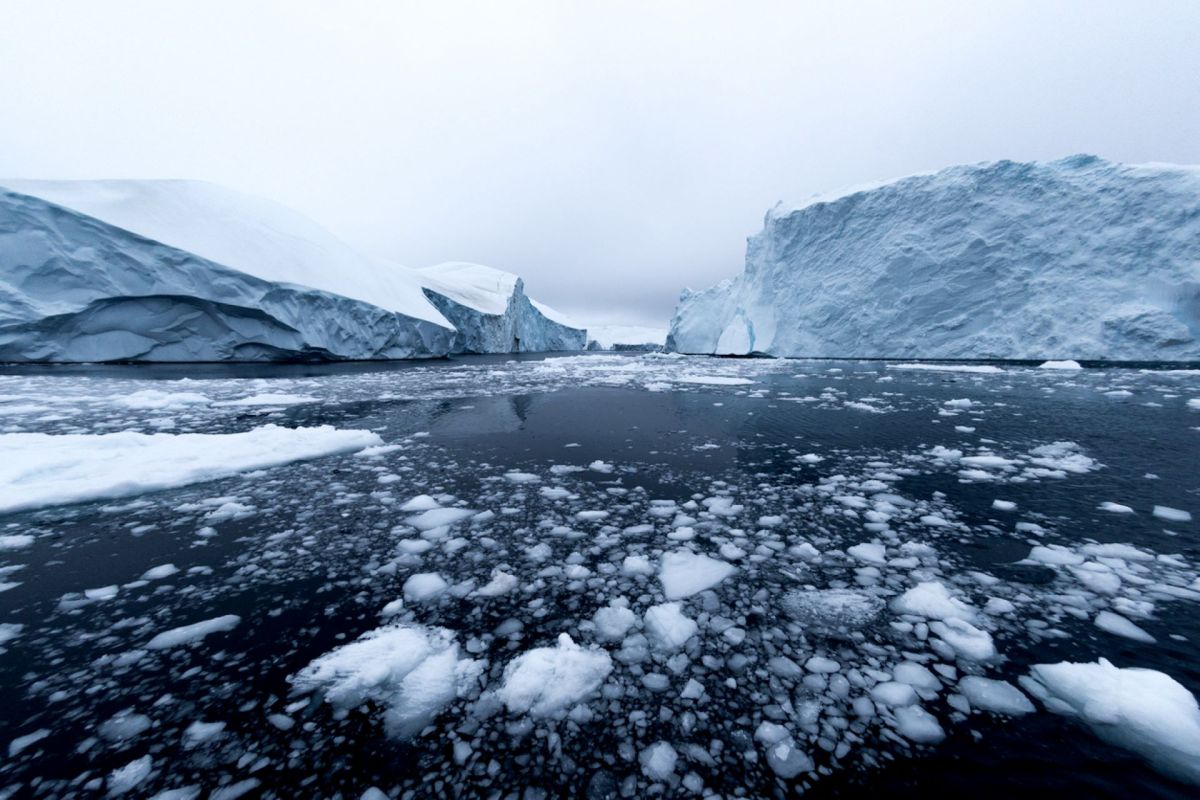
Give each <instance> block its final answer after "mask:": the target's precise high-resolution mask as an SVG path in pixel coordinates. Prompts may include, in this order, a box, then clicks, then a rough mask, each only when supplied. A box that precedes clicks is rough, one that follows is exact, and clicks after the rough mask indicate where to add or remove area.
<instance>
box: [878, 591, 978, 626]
mask: <svg viewBox="0 0 1200 800" xmlns="http://www.w3.org/2000/svg"><path fill="white" fill-rule="evenodd" d="M891 606H892V611H895V612H896V613H897V614H912V615H914V616H918V617H928V618H929V619H941V620H946V619H961V620H972V619H974V618H975V610H974V609H973V608H971V607H970V606H969V605H967V604H966V603H964V602H962V601H961V600H959V599H958V598H957V597H954V596H953V595H951V594H950V590H949V589H947V588H946V586H945V584H943V583H941V582H939V581H925V582H923V583H918V584H917V585H916V586H914V587H913V588H911V589H909V590H908V591H907V592H905V593H904V594H902V595H900V596H899V597H897V598H895V599H893V600H892V604H891Z"/></svg>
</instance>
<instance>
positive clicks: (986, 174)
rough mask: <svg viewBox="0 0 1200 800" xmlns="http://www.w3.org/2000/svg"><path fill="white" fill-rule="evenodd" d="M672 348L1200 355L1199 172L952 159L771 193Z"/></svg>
mask: <svg viewBox="0 0 1200 800" xmlns="http://www.w3.org/2000/svg"><path fill="white" fill-rule="evenodd" d="M668 347H669V348H670V349H674V350H677V351H680V352H684V353H713V354H729V355H745V354H752V353H762V354H768V355H775V356H829V357H838V356H845V357H923V358H930V357H933V358H1028V359H1052V358H1072V359H1110V360H1137V359H1163V360H1191V359H1196V358H1200V167H1180V166H1170V165H1145V166H1129V165H1123V164H1116V163H1112V162H1109V161H1105V160H1103V159H1100V158H1097V157H1095V156H1074V157H1071V158H1066V159H1063V160H1060V161H1053V162H1048V163H1015V162H1012V161H998V162H994V163H986V164H978V165H968V166H956V167H950V168H948V169H945V170H942V171H940V172H937V173H932V174H923V175H914V176H911V177H907V178H903V179H900V180H896V181H893V182H890V183H886V184H881V185H877V186H874V187H871V188H866V189H860V190H856V191H852V192H850V193H847V194H844V195H842V196H837V197H832V198H819V199H817V200H814V201H811V202H809V203H807V204H804V205H801V206H798V207H790V208H789V207H783V206H776V207H775V208H774V209H772V210H771V211H770V212H768V213H767V216H766V220H765V223H764V226H763V230H762V232H761V233H759V234H757V235H755V236H753V237H751V238H750V240H749V242H748V246H747V251H746V267H745V271H744V272H743V273H742V274H741V275H740V276H738V277H736V278H733V279H731V280H726V281H724V282H722V283H720V284H717V285H716V286H714V287H712V288H710V289H707V290H704V291H700V292H692V291H686V290H685V291H684V293H683V295H682V297H681V299H680V302H679V305H678V307H677V308H676V311H675V316H674V319H673V320H672V322H671V334H670V337H669V339H668Z"/></svg>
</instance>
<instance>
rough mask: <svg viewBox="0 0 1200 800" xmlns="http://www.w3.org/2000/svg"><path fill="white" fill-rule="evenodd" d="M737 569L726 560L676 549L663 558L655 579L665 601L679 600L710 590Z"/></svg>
mask: <svg viewBox="0 0 1200 800" xmlns="http://www.w3.org/2000/svg"><path fill="white" fill-rule="evenodd" d="M736 571H737V568H736V567H734V566H733V565H732V564H729V563H728V562H726V561H718V560H717V559H715V558H709V557H708V556H702V555H698V554H696V553H693V552H691V551H690V550H676V551H675V552H673V553H667V554H666V555H664V556H663V557H662V564H661V566H660V567H659V571H658V579H659V581H660V582H661V583H662V587H663V594H664V595H666V598H667V599H668V600H680V599H682V598H684V597H691V596H692V595H694V594H697V593H698V592H703V591H704V590H705V589H711V588H712V587H714V586H716V585H717V584H718V583H720V582H721V581H723V580H725V579H726V578H728V577H729V576H730V575H732V574H733V573H734V572H736Z"/></svg>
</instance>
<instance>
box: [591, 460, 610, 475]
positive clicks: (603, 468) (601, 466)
mask: <svg viewBox="0 0 1200 800" xmlns="http://www.w3.org/2000/svg"><path fill="white" fill-rule="evenodd" d="M588 469H590V470H591V471H592V472H603V473H605V474H607V473H609V472H612V471H613V465H612V464H609V463H608V462H606V461H600V460H599V459H597V460H596V461H593V462H592V463H590V464H588Z"/></svg>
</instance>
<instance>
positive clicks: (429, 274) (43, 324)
mask: <svg viewBox="0 0 1200 800" xmlns="http://www.w3.org/2000/svg"><path fill="white" fill-rule="evenodd" d="M4 185H5V187H6V188H7V189H8V190H10V191H5V190H3V189H0V358H2V359H4V360H10V361H91V360H136V361H225V360H237V361H265V360H279V359H292V358H315V359H394V358H419V357H430V356H443V355H446V354H447V353H450V352H464V351H465V352H510V351H513V350H523V351H529V350H540V349H581V348H582V347H583V338H584V334H583V332H582V331H579V330H575V329H572V328H570V327H568V326H566V325H562V324H560V323H559V322H557V321H555V320H553V319H551V317H553V312H549V310H548V309H541V310H539V307H538V306H536V304H534V303H533V301H531V300H529V299H528V298H527V297H526V296H525V295H524V292H523V286H522V284H521V281H520V280H519V279H518V278H516V276H512V275H509V274H508V273H503V272H500V271H499V270H490V269H488V268H486V267H476V268H473V271H471V272H466V273H463V272H459V271H449V272H444V273H443V272H438V271H437V269H438V268H435V269H434V270H431V271H424V270H421V271H417V270H409V269H406V268H404V267H401V266H398V265H395V264H390V263H387V262H383V261H380V260H378V259H372V258H369V257H367V256H364V255H362V254H361V253H358V252H357V251H355V250H354V249H353V248H351V247H349V246H348V245H346V244H345V243H343V242H341V241H340V240H338V239H337V238H336V237H334V236H333V235H331V234H330V233H328V232H327V231H325V230H324V229H322V228H321V227H320V226H318V225H316V224H315V223H313V222H312V221H310V220H308V219H306V218H305V217H303V216H302V215H300V214H297V213H296V212H293V211H291V210H290V209H287V208H284V207H282V206H278V205H276V204H274V203H270V202H268V201H264V200H261V199H259V198H254V197H250V196H247V195H243V194H240V193H237V192H233V191H231V190H228V189H225V188H222V187H220V186H215V185H213V184H207V183H200V182H193V181H62V182H57V181H8V182H6V183H5V184H4ZM482 273H487V274H491V275H494V276H495V279H494V280H493V284H494V285H493V287H492V288H491V291H489V290H488V287H487V286H480V285H478V281H477V280H476V279H477V277H478V275H479V274H482ZM427 284H436V285H435V286H434V287H433V291H434V292H438V293H441V292H446V293H448V294H449V295H450V296H453V297H455V298H456V300H457V301H458V303H459V305H460V306H461V307H462V308H461V309H459V312H460V313H458V317H459V320H458V322H459V324H463V325H464V328H465V329H464V332H463V333H456V330H455V328H454V324H452V322H453V321H452V320H449V319H447V317H446V316H444V315H443V314H442V313H441V312H440V311H439V310H438V308H437V307H436V306H435V305H434V303H432V302H431V300H430V296H427V294H426V288H427ZM495 292H500V293H501V294H499V295H496V294H495ZM431 296H433V297H443V295H440V294H438V295H431ZM496 307H499V308H500V311H499V313H498V314H497V313H494V312H493V310H492V309H495V308H496ZM543 312H545V313H543ZM493 317H495V319H493ZM493 329H494V330H495V331H498V332H499V333H498V334H497V335H488V336H480V335H478V332H479V331H481V330H487V331H489V332H490V331H492V330H493ZM501 333H502V334H503V335H499V334H501ZM468 340H469V345H470V346H468ZM514 345H516V346H514Z"/></svg>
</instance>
